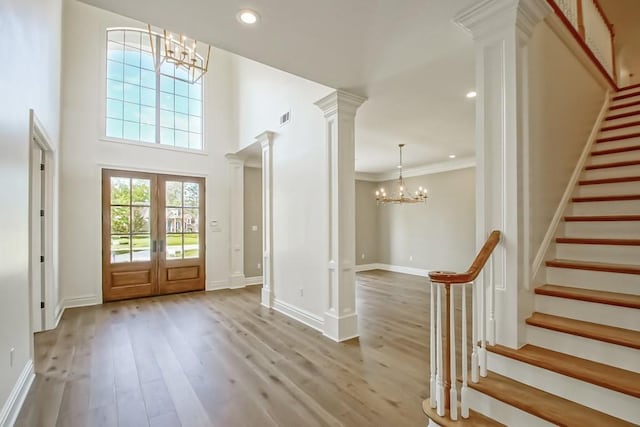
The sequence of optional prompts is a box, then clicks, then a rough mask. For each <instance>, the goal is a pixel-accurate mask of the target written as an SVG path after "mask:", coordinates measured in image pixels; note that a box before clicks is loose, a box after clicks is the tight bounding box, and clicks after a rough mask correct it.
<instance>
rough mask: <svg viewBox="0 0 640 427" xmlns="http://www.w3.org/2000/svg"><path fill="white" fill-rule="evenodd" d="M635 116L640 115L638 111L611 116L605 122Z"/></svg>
mask: <svg viewBox="0 0 640 427" xmlns="http://www.w3.org/2000/svg"><path fill="white" fill-rule="evenodd" d="M636 115H640V110H638V111H630V112H628V113H620V114H612V115H610V116H608V117H607V118H606V119H605V120H607V121H609V120H617V119H624V118H627V117H632V116H636Z"/></svg>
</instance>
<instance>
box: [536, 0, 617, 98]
mask: <svg viewBox="0 0 640 427" xmlns="http://www.w3.org/2000/svg"><path fill="white" fill-rule="evenodd" d="M547 2H548V3H549V5H550V6H551V7H552V9H553V10H554V12H555V14H556V15H558V16H559V17H560V20H562V22H564V24H565V26H566V27H567V28H568V29H569V31H571V33H572V34H573V36H574V38H575V39H576V40H577V41H578V43H580V45H581V46H582V47H583V49H584V50H585V51H586V52H587V55H589V56H590V57H591V59H592V60H593V61H594V62H595V65H596V66H597V67H598V68H600V71H601V72H603V73H604V74H605V77H607V79H608V80H609V81H610V82H611V83H612V84H613V86H614V87H615V86H616V80H617V75H616V59H615V50H614V38H615V32H614V30H613V24H612V23H611V22H610V21H609V19H608V18H607V15H606V14H605V13H604V10H603V9H602V6H601V5H600V2H599V1H598V0H547Z"/></svg>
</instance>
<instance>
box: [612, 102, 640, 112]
mask: <svg viewBox="0 0 640 427" xmlns="http://www.w3.org/2000/svg"><path fill="white" fill-rule="evenodd" d="M636 105H640V101H634V102H627V103H625V104H620V105H614V106H612V107H609V110H610V111H611V110H620V109H622V108H627V107H634V106H636Z"/></svg>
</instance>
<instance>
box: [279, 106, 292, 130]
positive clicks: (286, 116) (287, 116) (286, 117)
mask: <svg viewBox="0 0 640 427" xmlns="http://www.w3.org/2000/svg"><path fill="white" fill-rule="evenodd" d="M290 121H291V110H289V111H287V112H286V113H284V114H282V115H281V116H280V127H282V126H285V125H287V124H288V123H289V122H290Z"/></svg>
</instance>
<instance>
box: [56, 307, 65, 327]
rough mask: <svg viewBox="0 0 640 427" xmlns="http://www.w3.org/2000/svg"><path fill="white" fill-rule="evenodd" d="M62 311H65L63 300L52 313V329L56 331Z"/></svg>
mask: <svg viewBox="0 0 640 427" xmlns="http://www.w3.org/2000/svg"><path fill="white" fill-rule="evenodd" d="M64 310H65V307H64V300H62V301H60V302H59V303H58V305H57V306H56V309H55V312H54V323H53V329H56V328H57V327H58V325H59V324H60V320H62V315H63V314H64Z"/></svg>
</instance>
